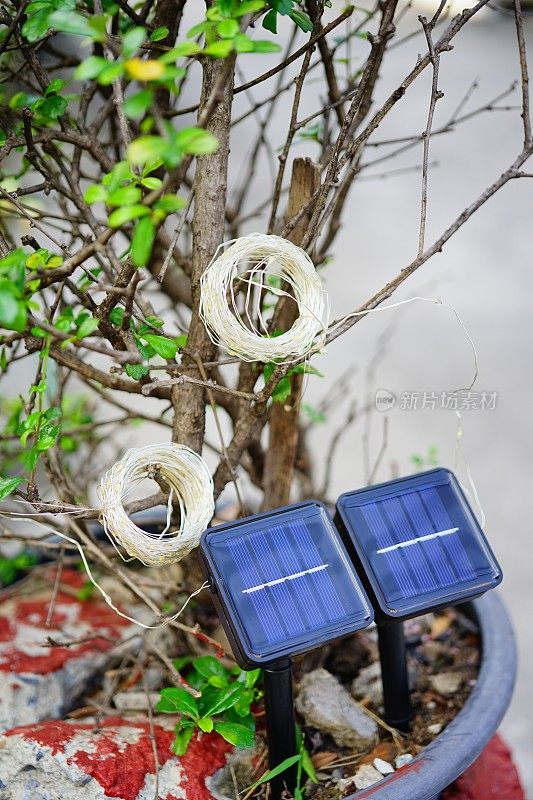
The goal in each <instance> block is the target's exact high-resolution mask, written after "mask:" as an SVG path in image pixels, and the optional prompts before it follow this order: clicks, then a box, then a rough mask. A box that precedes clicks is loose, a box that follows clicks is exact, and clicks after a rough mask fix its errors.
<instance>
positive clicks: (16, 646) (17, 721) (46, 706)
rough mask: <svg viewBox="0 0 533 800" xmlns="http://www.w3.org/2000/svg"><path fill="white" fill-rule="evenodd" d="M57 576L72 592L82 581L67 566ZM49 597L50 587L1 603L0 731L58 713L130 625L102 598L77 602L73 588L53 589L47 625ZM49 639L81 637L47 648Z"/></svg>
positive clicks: (81, 689)
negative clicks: (55, 590) (52, 609)
mask: <svg viewBox="0 0 533 800" xmlns="http://www.w3.org/2000/svg"><path fill="white" fill-rule="evenodd" d="M61 580H62V582H63V584H66V585H69V586H70V587H71V588H72V589H73V590H76V589H79V588H80V587H81V586H82V584H83V583H84V577H83V576H82V575H81V574H80V573H77V572H74V571H71V570H65V571H64V573H63V575H62V578H61ZM50 596H51V588H50V589H49V590H48V591H47V592H41V593H40V594H37V595H34V596H31V597H28V596H26V597H19V596H15V597H12V598H10V599H8V600H6V601H4V602H3V603H2V604H1V606H0V730H6V729H9V728H12V727H14V726H15V725H24V724H28V723H32V722H37V721H39V720H42V719H50V718H54V717H60V716H61V715H62V714H63V713H64V712H65V711H66V710H68V708H69V707H71V706H72V705H73V703H74V702H75V701H76V700H77V699H78V697H79V696H80V695H81V694H82V693H83V692H84V691H85V689H86V688H87V685H88V684H89V683H90V681H91V680H92V679H93V678H94V677H95V676H96V675H97V673H99V672H100V671H102V670H103V669H104V668H105V666H106V664H107V663H108V662H109V657H110V653H109V651H110V650H111V648H112V647H113V645H114V644H116V642H117V640H118V639H120V638H122V637H123V636H128V635H129V633H132V632H133V631H134V629H135V628H134V626H133V625H131V626H130V625H129V623H127V621H126V620H124V619H123V618H122V617H120V616H119V615H118V614H116V613H115V612H114V611H113V610H112V609H111V608H109V607H108V606H107V605H106V604H105V603H104V602H103V601H100V600H97V599H94V600H86V601H83V602H81V601H79V600H77V599H76V596H75V591H73V593H72V594H69V593H67V592H66V591H60V592H59V593H58V595H57V598H56V603H55V605H54V611H53V615H52V619H51V621H50V622H51V624H50V625H49V626H48V625H47V624H46V620H47V616H48V610H49V607H50ZM48 637H51V638H52V639H54V640H57V641H65V642H71V641H73V640H74V641H79V640H83V641H81V642H80V643H79V644H75V645H72V646H70V647H46V646H44V645H45V644H46V641H47V639H48ZM129 646H132V643H131V642H130V643H129ZM113 652H115V653H116V649H115V650H114V651H113Z"/></svg>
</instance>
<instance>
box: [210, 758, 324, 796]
mask: <svg viewBox="0 0 533 800" xmlns="http://www.w3.org/2000/svg"><path fill="white" fill-rule="evenodd" d="M253 756H254V751H253V749H245V750H234V751H233V752H232V753H230V755H229V756H228V758H227V761H226V763H225V765H224V766H223V767H222V768H221V769H219V770H217V772H215V773H214V775H211V777H208V778H206V781H205V785H206V786H207V788H208V790H209V792H210V793H211V795H212V796H213V797H214V798H215V800H234V798H235V793H236V791H237V792H242V791H244V790H245V789H247V788H248V787H249V786H251V784H252V783H253V782H254V780H255V779H256V777H257V776H256V775H255V773H254V762H253ZM328 777H329V775H328Z"/></svg>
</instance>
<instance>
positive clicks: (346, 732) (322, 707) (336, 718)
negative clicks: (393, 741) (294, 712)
mask: <svg viewBox="0 0 533 800" xmlns="http://www.w3.org/2000/svg"><path fill="white" fill-rule="evenodd" d="M296 708H297V709H298V711H299V712H300V714H301V715H302V716H303V718H304V719H305V722H306V723H307V725H311V726H312V727H313V728H317V729H318V730H320V731H323V732H324V733H329V734H331V736H332V737H333V739H334V740H335V742H336V743H337V744H338V745H339V746H340V747H360V748H365V747H368V746H370V745H372V744H373V743H374V740H375V738H376V735H377V730H378V729H377V725H376V723H375V722H374V720H372V719H371V718H370V717H369V716H368V714H366V713H365V712H364V710H363V708H362V707H361V706H360V705H359V704H358V703H357V702H356V701H355V700H354V699H353V697H351V696H350V694H349V693H348V692H347V691H346V689H345V688H344V687H343V686H341V684H340V683H339V681H338V680H337V679H336V678H335V677H334V676H333V675H332V674H331V673H330V672H328V671H327V670H325V669H315V670H313V672H309V673H307V675H305V676H304V677H303V679H302V681H301V683H300V686H299V687H298V693H297V696H296Z"/></svg>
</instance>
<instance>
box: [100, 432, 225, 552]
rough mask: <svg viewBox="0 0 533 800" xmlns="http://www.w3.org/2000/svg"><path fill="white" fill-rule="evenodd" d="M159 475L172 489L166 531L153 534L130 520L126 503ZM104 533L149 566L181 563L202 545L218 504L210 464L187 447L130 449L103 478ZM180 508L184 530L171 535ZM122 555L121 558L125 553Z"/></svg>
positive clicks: (114, 543) (101, 497)
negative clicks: (173, 513) (174, 513)
mask: <svg viewBox="0 0 533 800" xmlns="http://www.w3.org/2000/svg"><path fill="white" fill-rule="evenodd" d="M154 474H157V475H158V476H159V477H160V478H161V479H163V480H164V481H165V482H166V483H167V484H168V485H169V486H170V496H169V504H168V508H169V513H168V520H167V525H166V527H165V529H164V530H163V532H162V533H160V534H153V533H148V532H147V531H144V530H142V528H139V527H138V526H137V525H136V524H135V523H134V522H133V521H132V520H131V519H130V518H129V517H128V515H127V514H126V511H125V509H124V506H123V500H124V498H125V497H126V496H127V495H128V494H129V493H130V492H131V491H132V490H133V489H134V488H135V486H136V485H137V484H139V483H140V482H141V481H142V480H144V479H145V478H150V477H153V476H154ZM98 496H99V498H100V503H101V509H102V510H101V519H102V524H103V526H104V530H105V532H106V533H107V535H108V537H109V539H110V540H111V542H112V543H113V545H114V546H115V547H117V544H118V545H121V546H122V547H123V548H124V550H125V551H126V552H127V553H128V554H129V555H130V556H132V557H133V558H138V559H139V561H142V563H143V564H145V565H146V566H161V565H162V564H172V563H174V562H176V561H180V560H181V559H182V558H184V557H185V556H186V555H188V554H189V553H190V552H191V550H192V549H193V548H194V547H196V546H197V545H198V543H199V541H200V537H201V535H202V533H203V532H204V531H205V529H206V528H207V526H208V525H209V522H210V521H211V519H212V517H213V514H214V509H215V503H214V498H213V479H212V477H211V474H210V472H209V470H208V468H207V465H206V463H205V461H204V460H203V459H202V458H201V457H200V456H199V455H198V454H197V453H195V452H194V451H193V450H191V449H190V448H189V447H186V446H185V445H179V444H172V443H164V444H154V445H147V446H146V447H138V448H131V449H130V450H127V451H126V453H125V454H124V456H123V457H122V458H121V459H120V461H117V462H116V464H114V465H113V466H112V467H111V469H110V470H108V472H106V473H105V475H104V476H103V477H102V479H101V481H100V486H99V487H98ZM173 499H176V500H177V501H178V503H179V510H180V518H181V527H180V529H179V530H178V531H170V530H169V527H170V513H171V508H172V506H171V503H172V500H173ZM117 551H118V552H119V553H120V550H118V547H117Z"/></svg>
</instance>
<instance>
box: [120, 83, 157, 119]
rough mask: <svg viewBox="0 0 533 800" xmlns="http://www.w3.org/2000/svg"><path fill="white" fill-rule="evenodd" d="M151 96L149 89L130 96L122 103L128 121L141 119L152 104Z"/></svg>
mask: <svg viewBox="0 0 533 800" xmlns="http://www.w3.org/2000/svg"><path fill="white" fill-rule="evenodd" d="M152 99H153V94H152V91H151V90H150V89H143V90H142V92H137V93H136V94H132V95H130V97H128V98H127V99H126V100H125V102H124V111H125V113H126V116H127V117H129V118H130V119H139V118H140V117H143V116H144V115H145V114H146V112H147V111H148V109H149V108H150V106H151V104H152Z"/></svg>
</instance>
